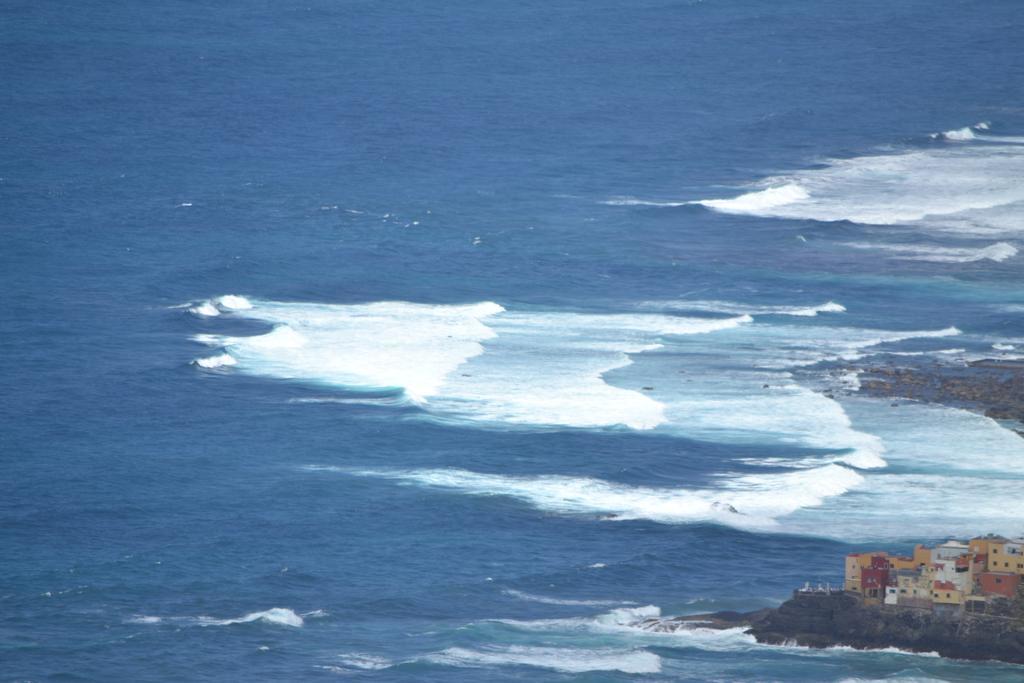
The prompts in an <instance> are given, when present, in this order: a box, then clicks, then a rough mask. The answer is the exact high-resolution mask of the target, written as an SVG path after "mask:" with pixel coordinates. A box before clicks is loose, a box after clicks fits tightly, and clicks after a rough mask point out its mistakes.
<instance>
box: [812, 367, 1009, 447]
mask: <svg viewBox="0 0 1024 683" xmlns="http://www.w3.org/2000/svg"><path fill="white" fill-rule="evenodd" d="M876 360H877V359H876ZM829 372H830V374H834V375H835V376H836V377H849V376H851V375H853V374H856V376H857V383H858V385H859V387H858V389H857V390H856V391H857V392H858V393H861V394H864V395H867V396H874V397H879V398H889V399H893V401H894V407H898V405H899V403H898V400H899V399H907V400H912V401H923V402H928V403H940V404H943V405H948V406H954V407H957V408H965V409H967V410H973V411H975V412H979V413H983V414H984V415H986V416H988V417H991V418H993V419H996V420H1007V421H1015V422H1018V423H1021V424H1022V425H1024V361H1020V360H1009V359H999V358H989V359H982V360H974V361H967V360H962V361H958V360H957V359H951V360H950V361H939V360H935V359H934V358H932V359H924V358H922V359H912V358H900V359H899V360H889V361H888V362H872V363H868V362H864V361H857V362H854V363H845V364H841V365H833V366H832V367H831V368H830V370H829ZM841 391H842V389H839V388H832V389H827V390H825V392H824V393H825V394H826V395H833V394H835V393H840V392H841ZM1019 429H1021V430H1024V427H1021V428H1019ZM1022 435H1024V434H1022Z"/></svg>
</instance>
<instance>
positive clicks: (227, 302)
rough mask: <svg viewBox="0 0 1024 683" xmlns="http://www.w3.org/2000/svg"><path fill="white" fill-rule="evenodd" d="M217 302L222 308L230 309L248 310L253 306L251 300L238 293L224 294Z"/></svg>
mask: <svg viewBox="0 0 1024 683" xmlns="http://www.w3.org/2000/svg"><path fill="white" fill-rule="evenodd" d="M216 303H217V305H218V306H220V307H221V308H223V309H226V310H229V311H247V310H249V309H251V308H252V307H253V305H252V302H251V301H249V300H248V299H246V298H245V297H244V296H238V295H237V294H225V295H224V296H221V297H217V299H216Z"/></svg>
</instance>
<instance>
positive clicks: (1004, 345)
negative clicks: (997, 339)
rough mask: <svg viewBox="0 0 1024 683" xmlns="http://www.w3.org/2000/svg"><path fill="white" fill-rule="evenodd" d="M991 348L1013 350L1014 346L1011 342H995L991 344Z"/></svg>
mask: <svg viewBox="0 0 1024 683" xmlns="http://www.w3.org/2000/svg"><path fill="white" fill-rule="evenodd" d="M992 348H993V349H995V350H996V351H1013V349H1014V348H1015V347H1014V345H1013V344H999V343H995V344H993V345H992Z"/></svg>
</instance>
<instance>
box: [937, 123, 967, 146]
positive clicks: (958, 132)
mask: <svg viewBox="0 0 1024 683" xmlns="http://www.w3.org/2000/svg"><path fill="white" fill-rule="evenodd" d="M939 137H942V138H945V139H946V140H953V141H954V142H964V141H966V140H973V139H974V138H975V135H974V130H973V129H972V128H971V127H970V126H964V127H963V128H957V129H955V130H947V131H945V132H942V133H939Z"/></svg>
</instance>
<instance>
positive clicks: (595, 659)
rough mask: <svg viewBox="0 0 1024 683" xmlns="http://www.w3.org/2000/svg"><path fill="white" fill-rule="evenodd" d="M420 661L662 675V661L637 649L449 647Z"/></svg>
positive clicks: (450, 664) (580, 671)
mask: <svg viewBox="0 0 1024 683" xmlns="http://www.w3.org/2000/svg"><path fill="white" fill-rule="evenodd" d="M422 660H423V661H427V662H431V663H433V664H439V665H443V666H456V667H494V666H529V667H536V668H540V669H549V670H554V671H560V672H563V673H586V672H588V671H621V672H623V673H629V674H654V673H659V672H660V671H661V658H660V657H659V656H658V655H656V654H654V653H653V652H648V651H646V650H643V649H640V648H635V649H614V648H600V649H585V648H577V647H546V646H532V647H531V646H525V645H489V646H484V647H479V648H476V649H470V648H463V647H450V648H447V649H446V650H443V651H441V652H437V653H434V654H430V655H426V656H424V657H423V658H422Z"/></svg>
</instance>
